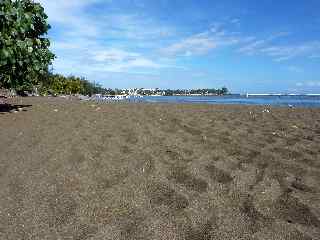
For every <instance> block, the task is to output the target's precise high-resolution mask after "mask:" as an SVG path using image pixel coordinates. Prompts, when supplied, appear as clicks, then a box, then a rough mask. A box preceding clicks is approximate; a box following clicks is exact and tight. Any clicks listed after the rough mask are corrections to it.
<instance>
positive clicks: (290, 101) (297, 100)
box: [141, 95, 320, 108]
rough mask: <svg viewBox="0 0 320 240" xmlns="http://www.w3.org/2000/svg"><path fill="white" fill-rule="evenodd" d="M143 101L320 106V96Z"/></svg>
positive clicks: (150, 98)
mask: <svg viewBox="0 0 320 240" xmlns="http://www.w3.org/2000/svg"><path fill="white" fill-rule="evenodd" d="M141 101H143V102H153V103H206V104H240V105H270V106H285V107H316V108H320V96H309V95H294V96H284V95H283V96H249V97H247V96H242V95H226V96H145V97H143V98H142V100H141Z"/></svg>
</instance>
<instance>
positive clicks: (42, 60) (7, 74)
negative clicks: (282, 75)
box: [0, 0, 54, 90]
mask: <svg viewBox="0 0 320 240" xmlns="http://www.w3.org/2000/svg"><path fill="white" fill-rule="evenodd" d="M49 29H50V25H49V24H48V23H47V15H46V14H45V12H44V9H43V7H42V6H41V5H40V4H39V3H35V2H34V1H32V0H16V1H13V0H0V87H4V88H14V89H17V90H22V89H28V88H30V86H32V85H33V84H35V83H37V82H38V80H39V79H40V78H42V76H43V75H44V74H46V73H47V71H48V66H49V65H50V64H51V61H52V60H53V58H54V54H53V53H51V52H50V50H49V46H50V42H49V40H48V39H47V38H45V37H44V35H45V34H46V33H47V31H48V30H49Z"/></svg>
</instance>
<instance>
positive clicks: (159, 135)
mask: <svg viewBox="0 0 320 240" xmlns="http://www.w3.org/2000/svg"><path fill="white" fill-rule="evenodd" d="M10 101H12V103H13V104H16V105H20V108H21V109H22V111H18V112H16V113H10V112H0V119H1V121H0V138H1V141H0V167H1V168H0V189H1V190H0V219H1V220H0V229H1V232H0V238H1V237H3V238H5V239H19V238H23V236H31V235H32V236H34V237H35V238H38V239H46V238H52V239H58V238H61V239H68V238H69V239H76V238H78V239H79V238H80V237H82V238H91V239H101V238H102V239H119V238H121V237H123V238H125V239H271V238H279V239H280V238H282V239H316V238H317V237H318V236H319V235H320V212H319V210H318V209H320V203H319V201H318V199H319V198H318V197H319V196H320V185H319V183H320V177H319V176H320V162H319V159H320V147H319V146H320V131H319V129H320V109H309V108H302V109H300V108H294V109H289V108H279V107H271V108H268V110H269V112H267V111H264V110H265V109H266V108H265V107H261V106H244V105H207V104H153V103H146V104H145V103H142V104H140V103H139V104H136V103H110V104H98V103H93V102H80V101H78V100H65V99H61V98H50V99H49V98H21V99H15V100H14V99H11V100H10ZM22 225H23V227H22Z"/></svg>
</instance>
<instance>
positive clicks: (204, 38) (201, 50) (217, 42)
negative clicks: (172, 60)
mask: <svg viewBox="0 0 320 240" xmlns="http://www.w3.org/2000/svg"><path fill="white" fill-rule="evenodd" d="M242 41H246V38H242V37H239V36H238V35H237V34H234V33H229V32H227V31H225V30H222V29H221V26H220V25H218V24H215V25H214V26H213V27H211V28H210V30H208V31H206V32H202V33H199V34H195V35H193V36H190V37H188V38H185V39H182V40H181V41H179V42H177V43H174V44H172V45H170V46H169V47H166V48H164V49H162V53H163V54H165V55H169V56H185V57H190V56H194V55H205V54H208V53H209V52H210V51H211V50H213V49H216V48H218V47H223V46H231V45H235V44H238V43H240V42H242Z"/></svg>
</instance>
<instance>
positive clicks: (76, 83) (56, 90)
mask: <svg viewBox="0 0 320 240" xmlns="http://www.w3.org/2000/svg"><path fill="white" fill-rule="evenodd" d="M39 90H40V93H41V94H42V95H47V94H53V95H59V94H82V95H92V94H97V93H105V92H106V90H105V89H103V88H102V87H101V85H99V84H94V83H91V82H89V81H88V80H86V79H85V78H79V77H75V76H69V77H65V76H63V75H60V74H51V73H49V74H47V75H46V77H45V78H43V80H42V81H41V85H40V89H39Z"/></svg>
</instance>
